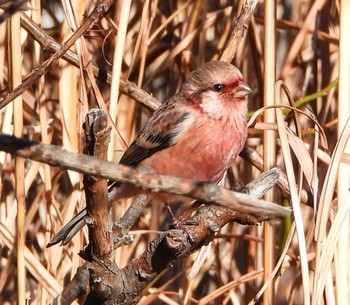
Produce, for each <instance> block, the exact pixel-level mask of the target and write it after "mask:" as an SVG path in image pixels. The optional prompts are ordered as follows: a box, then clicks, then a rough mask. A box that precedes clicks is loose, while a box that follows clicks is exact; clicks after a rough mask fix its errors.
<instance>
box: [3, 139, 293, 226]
mask: <svg viewBox="0 0 350 305" xmlns="http://www.w3.org/2000/svg"><path fill="white" fill-rule="evenodd" d="M0 150H2V151H6V152H8V153H11V154H13V155H16V156H20V157H23V158H26V159H31V160H34V161H39V162H43V163H46V164H49V165H51V166H59V167H60V168H62V169H70V170H75V171H77V172H80V173H83V174H89V175H93V176H95V177H101V178H106V179H112V180H117V181H120V182H128V183H132V184H134V185H136V186H137V187H141V188H143V189H144V190H146V191H150V192H160V191H162V192H168V193H171V194H176V195H181V196H187V197H191V198H193V199H198V200H200V201H203V202H208V203H216V204H220V205H223V206H227V207H229V208H231V209H234V210H237V211H241V212H243V213H246V214H250V215H253V216H255V217H257V218H258V219H260V220H265V219H269V218H271V217H286V216H287V215H289V214H290V209H288V208H284V207H282V206H280V205H277V204H274V203H271V202H266V201H263V200H258V199H255V198H252V197H251V196H249V195H246V194H242V193H237V192H232V191H229V190H227V189H225V188H223V187H220V186H218V185H216V184H212V183H209V182H204V183H203V182H200V183H199V182H196V181H191V180H186V179H180V178H176V177H171V176H162V175H157V174H154V173H150V172H149V170H147V171H145V170H144V169H142V168H140V169H133V168H130V167H127V166H123V165H120V164H116V163H113V162H108V161H104V160H99V159H97V158H94V157H92V156H87V155H82V154H77V153H72V152H69V151H67V150H65V149H63V148H61V147H57V146H54V145H48V144H40V143H38V142H33V141H28V140H24V139H19V138H16V137H13V136H9V135H5V134H0Z"/></svg>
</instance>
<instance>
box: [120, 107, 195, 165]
mask: <svg viewBox="0 0 350 305" xmlns="http://www.w3.org/2000/svg"><path fill="white" fill-rule="evenodd" d="M163 110H165V111H157V113H154V115H153V116H152V118H151V119H150V120H149V121H148V123H147V125H146V126H145V127H144V129H143V130H142V131H141V133H140V134H139V135H138V136H137V137H136V139H135V140H134V141H133V142H132V143H131V145H130V146H129V148H128V149H127V150H126V151H125V153H124V155H123V156H122V158H121V160H120V162H119V163H120V164H123V165H128V166H135V165H137V164H138V163H140V162H141V161H142V160H144V159H146V158H148V157H150V156H152V155H153V154H155V153H156V152H158V151H160V150H163V149H166V148H167V147H169V146H171V145H174V144H175V143H176V139H177V138H178V137H180V136H181V134H182V133H184V132H186V130H188V128H190V125H191V122H192V120H191V118H192V116H193V115H192V113H190V112H188V111H183V110H182V111H179V110H176V109H174V108H172V109H163Z"/></svg>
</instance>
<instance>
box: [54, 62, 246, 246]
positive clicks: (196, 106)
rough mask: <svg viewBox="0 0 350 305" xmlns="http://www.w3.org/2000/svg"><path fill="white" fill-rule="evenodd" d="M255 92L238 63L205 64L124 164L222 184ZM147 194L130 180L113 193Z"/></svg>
mask: <svg viewBox="0 0 350 305" xmlns="http://www.w3.org/2000/svg"><path fill="white" fill-rule="evenodd" d="M250 92H251V90H250V88H249V87H248V86H247V85H246V84H245V83H244V82H243V76H242V74H241V73H240V71H239V70H238V69H237V68H236V67H235V66H233V65H231V64H229V63H226V62H223V61H211V62H208V63H205V64H203V65H202V66H200V67H199V68H198V69H196V70H195V71H193V72H192V73H191V74H190V76H189V77H188V79H187V80H186V82H185V83H184V84H183V85H182V86H181V88H180V90H179V91H178V92H177V93H176V94H175V95H174V96H172V97H170V98H169V99H167V100H166V101H165V102H164V103H163V104H162V105H161V106H160V107H159V108H158V109H157V110H156V111H155V112H154V113H153V115H152V116H151V118H150V119H149V121H148V122H147V124H146V126H145V127H144V128H143V130H142V131H141V133H140V134H139V135H138V136H137V137H136V138H135V140H134V141H133V142H132V144H131V145H130V147H129V148H128V149H127V150H126V151H125V153H124V155H123V156H122V158H121V160H120V164H123V165H128V166H133V167H147V168H150V169H151V170H153V171H154V172H155V173H158V174H161V175H170V176H176V177H179V178H184V179H192V180H196V181H211V182H213V183H218V182H219V181H220V180H221V178H222V177H223V175H224V173H225V172H226V170H227V169H228V168H229V167H230V166H231V164H232V161H233V160H234V159H235V158H236V157H237V155H238V154H239V153H240V152H241V150H242V149H243V146H244V143H245V140H246V138H247V111H248V100H247V95H248V94H249V93H250ZM143 192H144V191H142V190H141V189H138V188H136V187H134V186H133V185H131V184H126V183H124V184H117V183H116V184H115V186H114V187H111V188H110V189H109V191H108V194H109V200H110V201H115V200H118V199H122V198H127V197H132V196H136V195H139V194H141V193H143ZM152 196H156V195H152ZM86 216H87V213H86V210H83V211H81V212H80V213H79V214H78V215H77V216H76V217H75V218H73V219H72V220H71V221H70V222H69V223H68V224H67V225H65V226H64V227H63V228H62V229H61V231H60V232H59V233H58V234H57V235H56V236H55V237H54V238H53V239H52V240H51V241H50V243H49V244H48V246H52V245H54V244H57V243H59V242H60V241H62V244H66V243H67V242H68V241H69V240H70V239H71V238H72V237H73V236H74V234H75V233H76V232H77V231H78V230H80V229H81V228H82V227H83V226H84V225H85V222H84V219H85V217H86Z"/></svg>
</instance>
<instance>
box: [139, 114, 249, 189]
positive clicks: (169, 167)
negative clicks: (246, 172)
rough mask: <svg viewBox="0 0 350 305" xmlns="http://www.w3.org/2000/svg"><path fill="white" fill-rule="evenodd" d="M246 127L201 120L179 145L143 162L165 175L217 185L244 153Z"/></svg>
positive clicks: (183, 137)
mask: <svg viewBox="0 0 350 305" xmlns="http://www.w3.org/2000/svg"><path fill="white" fill-rule="evenodd" d="M246 134H247V127H246V124H243V125H242V126H240V128H237V126H232V125H230V124H228V123H223V122H221V121H213V120H208V121H202V122H198V123H196V124H194V125H193V127H192V128H190V129H189V130H188V131H187V132H186V133H184V134H183V135H181V137H179V138H178V139H177V141H176V143H175V144H174V145H172V146H170V147H168V148H166V149H164V150H162V151H159V152H157V153H155V154H154V155H153V156H151V157H150V158H148V159H146V160H144V161H143V162H141V164H140V166H147V167H150V168H152V169H153V170H154V171H155V172H157V173H159V174H163V175H171V176H177V177H180V178H185V179H192V180H198V181H212V182H218V181H219V180H220V179H221V178H222V176H223V174H224V173H225V171H226V170H227V169H228V168H229V167H230V166H231V164H232V161H233V160H234V158H236V156H237V155H238V154H239V153H240V151H241V150H242V148H243V146H244V143H245V140H246Z"/></svg>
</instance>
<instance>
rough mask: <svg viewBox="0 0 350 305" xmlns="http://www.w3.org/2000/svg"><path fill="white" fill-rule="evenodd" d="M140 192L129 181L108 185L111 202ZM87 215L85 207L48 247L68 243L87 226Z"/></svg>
mask: <svg viewBox="0 0 350 305" xmlns="http://www.w3.org/2000/svg"><path fill="white" fill-rule="evenodd" d="M139 193H141V190H140V189H138V188H135V187H134V186H133V185H131V184H127V183H124V184H122V185H120V183H118V182H116V181H114V182H112V183H111V184H110V185H109V186H108V200H109V202H111V203H112V202H114V201H116V200H119V199H122V198H127V197H134V196H136V195H138V194H139ZM86 217H88V215H87V212H86V209H84V210H82V211H81V212H79V214H78V215H77V216H75V217H74V218H73V219H71V220H70V221H69V222H68V223H67V224H66V225H64V226H63V227H62V229H61V230H60V231H59V232H58V233H57V234H56V235H55V236H54V237H53V238H52V239H51V240H50V242H49V243H48V244H47V246H46V247H47V248H48V247H51V246H53V245H56V244H58V243H59V242H61V246H62V245H66V244H67V243H68V242H69V241H70V240H71V239H72V238H73V236H74V235H75V234H77V233H78V232H79V231H80V230H81V229H82V228H83V227H84V226H85V219H86Z"/></svg>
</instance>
